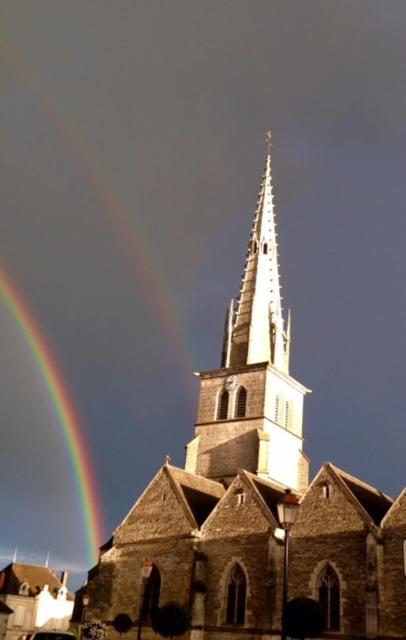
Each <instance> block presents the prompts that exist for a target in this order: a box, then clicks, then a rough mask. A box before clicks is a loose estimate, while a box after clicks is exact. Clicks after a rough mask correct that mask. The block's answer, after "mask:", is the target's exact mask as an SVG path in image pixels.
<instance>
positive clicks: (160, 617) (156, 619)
mask: <svg viewBox="0 0 406 640" xmlns="http://www.w3.org/2000/svg"><path fill="white" fill-rule="evenodd" d="M152 628H153V630H154V631H156V633H159V635H160V636H163V637H164V638H173V637H176V636H181V635H183V634H184V633H186V631H188V629H190V616H189V612H188V611H187V609H185V607H183V606H182V605H181V604H178V603H177V602H170V603H169V604H166V605H164V606H163V607H158V608H157V609H155V611H154V612H153V614H152Z"/></svg>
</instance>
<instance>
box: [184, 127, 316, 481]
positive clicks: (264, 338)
mask: <svg viewBox="0 0 406 640" xmlns="http://www.w3.org/2000/svg"><path fill="white" fill-rule="evenodd" d="M276 239H277V234H276V225H275V214H274V207H273V195H272V178H271V144H270V134H268V152H267V157H266V163H265V170H264V173H263V177H262V181H261V185H260V190H259V195H258V201H257V206H256V210H255V215H254V222H253V225H252V230H251V234H250V239H249V243H248V253H247V259H246V263H245V270H244V274H243V278H242V283H241V289H240V296H239V298H238V300H237V302H236V304H234V301H233V300H231V303H230V306H229V308H228V311H227V314H226V322H225V329H224V339H223V349H222V356H221V367H220V369H215V370H213V371H205V372H201V373H199V374H198V375H199V377H200V383H201V387H200V397H199V406H198V413H197V421H196V425H195V438H194V439H193V440H192V441H191V442H190V443H189V444H188V446H187V453H186V464H185V468H186V470H187V471H189V472H192V473H196V474H199V475H203V476H206V477H208V478H212V479H216V480H222V481H223V482H225V483H226V484H228V483H229V482H231V480H232V479H233V477H234V476H235V475H236V473H237V472H238V470H239V469H247V470H248V471H251V472H252V473H256V474H258V475H259V476H260V477H262V478H269V479H271V480H273V481H276V482H279V483H280V484H282V485H285V486H287V487H290V488H292V489H295V490H296V491H299V492H303V491H304V490H305V489H306V487H307V485H308V477H309V462H308V459H307V457H306V456H305V455H304V453H303V451H302V446H303V398H304V396H305V394H306V393H308V392H309V389H306V388H305V387H304V386H303V385H302V384H300V383H299V382H297V381H296V380H295V379H294V378H293V377H292V376H291V375H290V374H289V359H290V344H291V335H290V334H291V315H290V312H289V314H288V318H287V323H286V326H285V323H284V318H283V310H282V301H281V293H280V283H279V265H278V244H277V241H276Z"/></svg>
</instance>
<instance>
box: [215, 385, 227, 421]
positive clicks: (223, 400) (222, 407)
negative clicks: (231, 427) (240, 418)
mask: <svg viewBox="0 0 406 640" xmlns="http://www.w3.org/2000/svg"><path fill="white" fill-rule="evenodd" d="M227 416H228V391H223V393H222V394H221V396H220V399H219V406H218V412H217V419H218V420H227Z"/></svg>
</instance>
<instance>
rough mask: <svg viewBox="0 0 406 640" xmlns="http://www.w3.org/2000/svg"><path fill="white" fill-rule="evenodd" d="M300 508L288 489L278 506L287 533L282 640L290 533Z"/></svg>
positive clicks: (284, 628)
mask: <svg viewBox="0 0 406 640" xmlns="http://www.w3.org/2000/svg"><path fill="white" fill-rule="evenodd" d="M298 508H299V500H298V499H297V497H296V496H295V494H294V493H292V492H291V490H290V489H286V491H285V494H284V496H283V498H282V500H281V501H280V502H278V504H277V509H278V518H279V523H280V525H281V527H282V528H283V529H284V531H285V548H284V562H283V590H282V624H281V640H286V626H285V615H286V605H287V603H288V571H289V532H290V529H291V528H292V526H293V524H294V523H295V520H296V515H297V510H298Z"/></svg>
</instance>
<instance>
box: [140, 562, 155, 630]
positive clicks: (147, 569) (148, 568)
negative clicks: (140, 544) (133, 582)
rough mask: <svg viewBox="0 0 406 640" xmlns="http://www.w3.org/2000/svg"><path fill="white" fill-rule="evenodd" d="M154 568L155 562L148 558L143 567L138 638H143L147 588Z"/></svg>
mask: <svg viewBox="0 0 406 640" xmlns="http://www.w3.org/2000/svg"><path fill="white" fill-rule="evenodd" d="M153 568H154V563H153V562H152V560H149V559H146V560H144V564H143V565H142V567H141V592H140V605H139V609H138V631H137V640H141V630H142V622H143V618H144V611H145V603H144V600H145V589H146V586H147V583H148V580H149V579H150V577H151V573H152V569H153Z"/></svg>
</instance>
